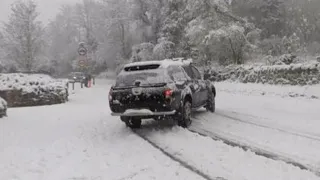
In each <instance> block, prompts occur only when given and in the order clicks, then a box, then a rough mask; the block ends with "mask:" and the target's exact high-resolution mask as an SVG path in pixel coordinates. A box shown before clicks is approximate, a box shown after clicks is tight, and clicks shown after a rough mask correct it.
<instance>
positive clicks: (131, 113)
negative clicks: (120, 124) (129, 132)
mask: <svg viewBox="0 0 320 180" xmlns="http://www.w3.org/2000/svg"><path fill="white" fill-rule="evenodd" d="M175 113H176V111H175V110H173V111H163V112H152V111H150V110H149V109H128V110H126V111H125V112H124V113H111V115H112V116H124V117H136V116H138V117H143V116H148V117H150V116H169V115H174V114H175Z"/></svg>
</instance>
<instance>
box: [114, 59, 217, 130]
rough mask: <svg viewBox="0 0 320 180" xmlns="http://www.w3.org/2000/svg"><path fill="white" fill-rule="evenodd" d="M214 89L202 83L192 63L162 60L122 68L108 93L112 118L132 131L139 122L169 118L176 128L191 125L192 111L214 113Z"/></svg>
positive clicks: (139, 125) (139, 124) (208, 84)
mask: <svg viewBox="0 0 320 180" xmlns="http://www.w3.org/2000/svg"><path fill="white" fill-rule="evenodd" d="M215 96H216V90H215V87H214V85H213V84H211V82H210V81H204V80H203V79H202V77H201V74H200V72H199V70H198V69H197V68H196V67H195V66H194V65H193V64H192V61H190V60H189V61H183V60H162V61H147V62H135V63H130V64H127V65H125V66H124V68H123V69H122V71H121V72H120V73H119V75H118V76H117V79H116V83H115V85H114V86H112V87H111V89H110V92H109V103H110V109H111V111H112V115H113V116H120V117H121V120H122V121H123V122H125V123H126V125H127V126H129V127H131V128H140V127H141V120H142V119H152V118H153V119H155V120H161V119H163V118H165V117H172V118H174V120H176V121H177V123H178V125H179V126H182V127H188V126H189V125H190V124H191V112H192V110H196V109H198V108H201V107H205V108H206V109H207V110H208V111H211V112H214V111H215Z"/></svg>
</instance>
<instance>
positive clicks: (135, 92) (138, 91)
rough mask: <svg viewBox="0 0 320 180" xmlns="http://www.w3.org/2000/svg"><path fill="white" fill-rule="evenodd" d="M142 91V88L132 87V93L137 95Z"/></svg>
mask: <svg viewBox="0 0 320 180" xmlns="http://www.w3.org/2000/svg"><path fill="white" fill-rule="evenodd" d="M141 93H142V88H140V87H139V88H132V94H133V95H135V96H137V95H140V94H141Z"/></svg>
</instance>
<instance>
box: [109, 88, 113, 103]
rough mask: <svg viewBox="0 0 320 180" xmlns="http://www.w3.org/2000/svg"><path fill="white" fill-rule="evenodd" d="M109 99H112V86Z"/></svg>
mask: <svg viewBox="0 0 320 180" xmlns="http://www.w3.org/2000/svg"><path fill="white" fill-rule="evenodd" d="M109 101H112V88H110V91H109Z"/></svg>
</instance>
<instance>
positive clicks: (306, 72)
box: [215, 63, 320, 85]
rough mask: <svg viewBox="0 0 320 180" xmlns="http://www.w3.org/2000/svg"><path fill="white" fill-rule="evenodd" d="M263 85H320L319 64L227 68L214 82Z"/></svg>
mask: <svg viewBox="0 0 320 180" xmlns="http://www.w3.org/2000/svg"><path fill="white" fill-rule="evenodd" d="M226 80H229V81H236V82H241V83H263V84H282V85H285V84H287V85H311V84H319V83H320V63H307V64H290V65H273V66H266V65H263V66H254V65H242V66H228V67H226V68H225V69H224V70H222V71H221V72H220V73H219V74H218V75H217V76H216V77H215V81H226Z"/></svg>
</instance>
